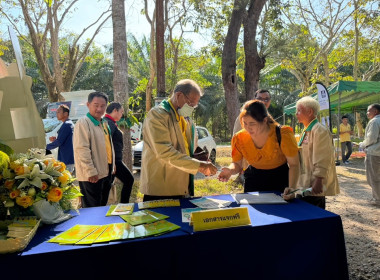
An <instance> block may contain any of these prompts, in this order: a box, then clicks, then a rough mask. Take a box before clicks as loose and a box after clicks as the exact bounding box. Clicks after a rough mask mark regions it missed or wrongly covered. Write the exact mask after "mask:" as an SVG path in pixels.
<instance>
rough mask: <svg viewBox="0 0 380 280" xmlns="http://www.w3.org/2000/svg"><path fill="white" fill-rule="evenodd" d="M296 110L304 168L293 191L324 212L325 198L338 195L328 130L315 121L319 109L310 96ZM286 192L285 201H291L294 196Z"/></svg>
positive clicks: (304, 98) (288, 190) (300, 102)
mask: <svg viewBox="0 0 380 280" xmlns="http://www.w3.org/2000/svg"><path fill="white" fill-rule="evenodd" d="M296 108H297V112H296V116H297V119H298V121H299V122H300V123H302V124H303V125H304V130H303V132H302V134H301V139H300V141H299V142H298V146H299V147H301V151H302V152H301V156H302V159H303V164H304V165H303V168H301V170H302V169H304V171H302V172H301V174H300V178H299V181H298V186H297V188H298V189H300V193H301V194H298V195H297V197H298V198H300V199H302V200H304V201H306V202H308V203H311V204H313V205H315V206H318V207H320V208H323V209H325V208H326V198H325V196H334V195H336V194H338V193H339V184H338V178H337V176H336V169H335V157H334V146H333V143H332V135H331V133H330V130H329V129H328V128H327V127H326V126H324V125H322V124H320V123H319V122H318V120H317V115H318V112H319V108H320V106H319V103H318V101H317V100H315V99H314V98H312V97H310V96H306V97H303V98H301V99H300V100H298V101H297V103H296ZM307 189H309V191H307ZM305 190H306V191H305ZM290 191H291V189H290V188H287V189H285V191H284V198H285V199H290V198H292V197H294V194H291V195H290V194H289V195H288V193H289V192H290Z"/></svg>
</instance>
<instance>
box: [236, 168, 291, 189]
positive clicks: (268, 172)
mask: <svg viewBox="0 0 380 280" xmlns="http://www.w3.org/2000/svg"><path fill="white" fill-rule="evenodd" d="M288 185H289V167H288V164H287V163H285V164H283V165H281V166H279V167H277V168H274V169H257V168H254V167H253V166H251V165H250V166H248V168H247V169H246V170H245V172H244V192H257V191H279V192H283V191H284V189H285V188H286V187H288Z"/></svg>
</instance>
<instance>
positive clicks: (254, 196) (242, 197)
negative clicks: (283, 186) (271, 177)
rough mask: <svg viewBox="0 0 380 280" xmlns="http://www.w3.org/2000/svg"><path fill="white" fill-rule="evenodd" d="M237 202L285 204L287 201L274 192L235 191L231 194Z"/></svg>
mask: <svg viewBox="0 0 380 280" xmlns="http://www.w3.org/2000/svg"><path fill="white" fill-rule="evenodd" d="M231 196H232V197H233V198H234V199H235V201H236V202H237V203H238V204H286V203H287V202H286V201H285V200H284V199H283V198H282V197H281V196H279V195H276V194H275V193H258V192H255V193H235V194H231Z"/></svg>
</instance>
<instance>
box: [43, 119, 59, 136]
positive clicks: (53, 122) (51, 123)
mask: <svg viewBox="0 0 380 280" xmlns="http://www.w3.org/2000/svg"><path fill="white" fill-rule="evenodd" d="M42 121H43V123H44V129H45V133H49V132H51V131H53V130H54V128H56V127H57V126H58V125H59V124H60V123H61V122H60V121H59V120H57V119H44V120H42Z"/></svg>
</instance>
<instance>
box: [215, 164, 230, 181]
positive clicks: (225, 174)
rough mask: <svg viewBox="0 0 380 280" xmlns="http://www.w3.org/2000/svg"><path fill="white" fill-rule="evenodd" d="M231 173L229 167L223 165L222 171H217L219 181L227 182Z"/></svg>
mask: <svg viewBox="0 0 380 280" xmlns="http://www.w3.org/2000/svg"><path fill="white" fill-rule="evenodd" d="M231 175H232V171H231V169H229V168H228V167H223V168H222V171H221V172H220V173H219V176H218V179H219V181H221V182H227V181H228V180H229V179H230V177H231Z"/></svg>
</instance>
